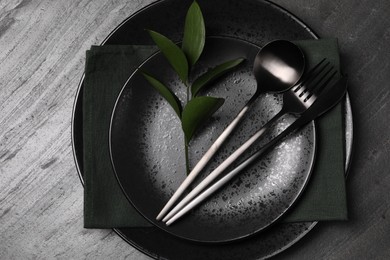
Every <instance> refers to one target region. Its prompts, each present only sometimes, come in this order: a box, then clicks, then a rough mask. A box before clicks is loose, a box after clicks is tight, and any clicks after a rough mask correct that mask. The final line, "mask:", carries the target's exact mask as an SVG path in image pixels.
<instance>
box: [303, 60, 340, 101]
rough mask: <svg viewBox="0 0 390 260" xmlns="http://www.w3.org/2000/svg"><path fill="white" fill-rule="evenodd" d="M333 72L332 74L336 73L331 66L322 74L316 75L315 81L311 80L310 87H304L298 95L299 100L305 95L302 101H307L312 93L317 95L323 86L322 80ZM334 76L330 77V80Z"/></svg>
mask: <svg viewBox="0 0 390 260" xmlns="http://www.w3.org/2000/svg"><path fill="white" fill-rule="evenodd" d="M332 70H333V74H334V73H336V71H335V69H334V67H333V66H331V67H330V68H329V69H328V70H327V71H325V73H324V74H322V76H321V74H319V75H317V77H316V79H313V82H312V84H311V86H308V85H307V86H305V90H304V91H303V92H302V93H301V94H300V95H299V97H300V98H302V97H303V95H304V94H306V93H307V95H306V97H304V100H307V99H309V98H310V97H311V96H312V95H313V94H314V93H317V94H319V92H320V91H321V90H322V88H323V87H325V86H324V84H321V82H323V81H324V79H325V78H326V77H327V76H328V75H329V73H330V72H331V71H332ZM333 76H334V75H331V78H332V77H333Z"/></svg>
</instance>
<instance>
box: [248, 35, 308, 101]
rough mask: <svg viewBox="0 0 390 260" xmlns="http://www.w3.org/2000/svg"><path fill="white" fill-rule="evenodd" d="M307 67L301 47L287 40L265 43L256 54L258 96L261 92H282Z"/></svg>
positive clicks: (292, 84)
mask: <svg viewBox="0 0 390 260" xmlns="http://www.w3.org/2000/svg"><path fill="white" fill-rule="evenodd" d="M304 69H305V57H304V55H303V52H302V51H301V49H300V48H299V47H298V46H297V45H295V44H294V43H292V42H290V41H286V40H276V41H272V42H270V43H268V44H267V45H265V46H264V47H263V48H262V49H261V50H260V51H259V52H258V53H257V55H256V57H255V61H254V64H253V73H254V75H255V78H256V81H257V85H258V87H257V90H256V93H255V95H254V98H256V97H257V96H258V95H260V94H261V93H266V92H270V93H281V92H285V91H287V90H288V89H290V88H291V87H292V86H294V85H295V84H296V83H297V82H298V80H299V79H300V78H301V76H302V74H303V71H304Z"/></svg>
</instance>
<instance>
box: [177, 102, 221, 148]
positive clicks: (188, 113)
mask: <svg viewBox="0 0 390 260" xmlns="http://www.w3.org/2000/svg"><path fill="white" fill-rule="evenodd" d="M224 101H225V100H224V99H223V98H214V97H206V96H204V97H196V98H194V99H192V100H191V101H190V102H188V103H187V105H186V106H185V107H184V110H183V113H182V117H181V124H182V128H183V131H184V136H185V141H186V144H187V145H188V143H189V142H190V140H191V138H192V136H193V135H194V133H195V131H196V130H197V128H198V127H199V126H201V125H202V124H203V123H204V122H205V121H206V120H207V119H208V118H210V117H211V115H212V114H214V113H215V111H217V110H218V108H220V107H221V106H222V104H223V103H224Z"/></svg>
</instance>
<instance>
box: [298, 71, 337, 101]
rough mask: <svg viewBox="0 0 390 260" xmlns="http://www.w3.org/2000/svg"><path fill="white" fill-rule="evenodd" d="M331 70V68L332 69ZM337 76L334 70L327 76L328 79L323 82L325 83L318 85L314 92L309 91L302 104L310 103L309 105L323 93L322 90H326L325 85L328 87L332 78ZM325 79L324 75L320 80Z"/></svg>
mask: <svg viewBox="0 0 390 260" xmlns="http://www.w3.org/2000/svg"><path fill="white" fill-rule="evenodd" d="M332 69H333V68H332ZM330 71H331V70H329V71H328V73H326V74H329V72H330ZM336 74H337V71H336V70H334V71H333V73H332V74H331V75H330V76H328V78H327V79H326V80H325V82H323V83H322V84H321V85H320V84H318V85H319V87H316V89H315V91H310V92H309V94H308V95H307V97H305V99H304V100H303V102H310V103H313V102H314V101H315V100H316V99H317V97H318V96H319V95H321V92H323V90H324V89H325V88H326V86H327V85H329V83H330V82H331V80H332V79H333V78H334V76H336ZM325 77H326V75H324V76H323V77H322V80H323V79H324V78H325ZM320 82H321V81H319V82H318V83H320Z"/></svg>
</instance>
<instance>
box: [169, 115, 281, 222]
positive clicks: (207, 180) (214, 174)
mask: <svg viewBox="0 0 390 260" xmlns="http://www.w3.org/2000/svg"><path fill="white" fill-rule="evenodd" d="M283 114H285V113H284V110H283V109H282V110H281V111H279V113H277V114H276V115H275V116H274V117H272V118H271V119H270V120H269V121H268V122H267V123H266V124H265V125H264V126H263V127H262V128H261V129H260V130H258V131H257V132H256V133H255V134H254V135H253V136H251V137H250V138H249V139H248V140H247V141H246V142H245V143H244V144H243V145H241V146H240V147H239V148H238V149H237V150H236V151H234V152H233V153H232V154H231V155H230V156H229V157H228V158H227V159H226V160H225V161H223V162H222V163H221V164H220V165H219V166H218V167H217V168H216V169H215V170H214V171H212V172H211V173H210V174H209V175H208V176H207V177H206V178H205V179H204V180H203V181H202V182H200V183H199V184H198V185H197V186H196V187H195V188H194V189H193V190H192V191H191V192H190V193H189V194H188V195H187V196H186V197H184V199H183V200H182V201H180V202H179V204H177V205H176V206H175V207H174V208H173V209H172V210H171V211H170V212H169V213H168V214H167V215H166V216H165V217H164V218H163V221H164V222H165V221H168V220H169V219H170V218H171V217H172V216H174V215H175V214H176V213H177V212H178V211H179V210H181V209H182V208H183V207H184V206H185V205H186V204H187V203H188V202H189V201H191V200H192V199H193V198H194V197H195V196H196V195H198V194H199V193H200V192H201V191H202V190H204V189H205V188H206V187H207V186H208V185H210V183H212V182H213V181H214V180H215V179H216V178H217V177H218V176H219V175H220V174H221V173H222V172H223V171H224V170H226V168H227V167H229V166H230V165H231V164H232V163H233V162H234V161H236V160H237V159H238V158H239V157H240V156H241V155H242V154H243V153H244V152H245V151H246V150H247V149H248V148H249V147H250V146H252V144H254V143H255V142H256V141H257V140H259V139H260V137H262V136H263V134H264V133H265V132H266V131H267V130H268V129H269V128H270V126H272V124H273V123H274V122H275V121H276V120H278V119H279V118H280V117H281V116H282V115H283ZM167 224H168V222H167Z"/></svg>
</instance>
